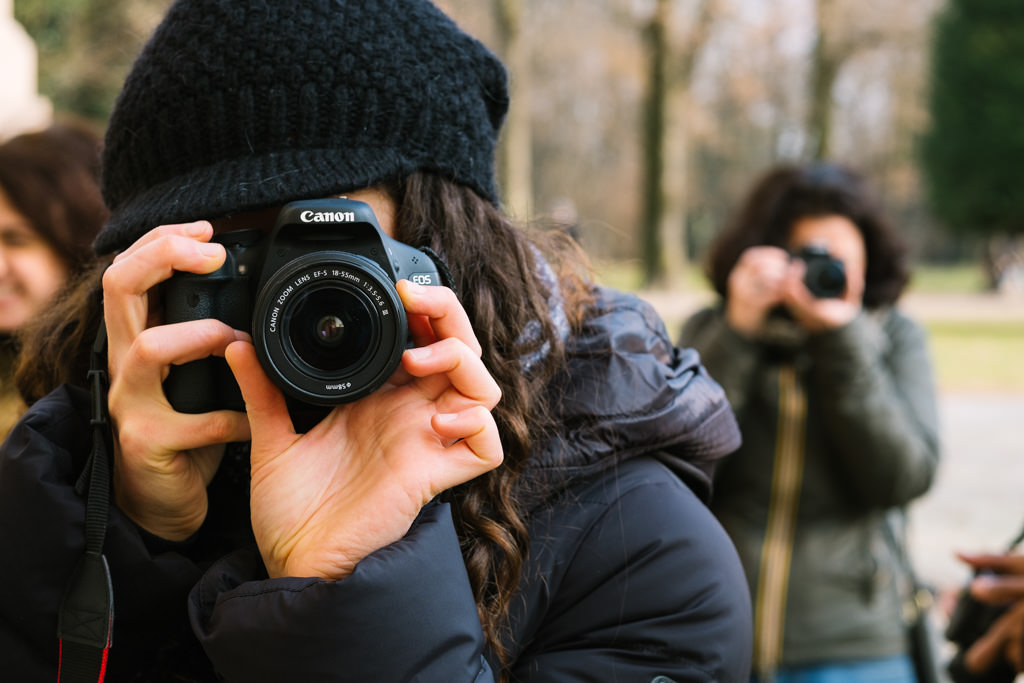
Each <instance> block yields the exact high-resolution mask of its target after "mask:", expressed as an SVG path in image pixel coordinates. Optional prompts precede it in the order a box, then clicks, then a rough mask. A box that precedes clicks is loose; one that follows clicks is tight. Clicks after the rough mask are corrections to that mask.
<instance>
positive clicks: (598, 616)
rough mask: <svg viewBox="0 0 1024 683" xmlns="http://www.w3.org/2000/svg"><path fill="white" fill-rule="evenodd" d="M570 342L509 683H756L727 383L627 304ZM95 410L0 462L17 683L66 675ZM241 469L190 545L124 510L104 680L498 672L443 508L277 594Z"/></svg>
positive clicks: (617, 304)
mask: <svg viewBox="0 0 1024 683" xmlns="http://www.w3.org/2000/svg"><path fill="white" fill-rule="evenodd" d="M570 347H571V348H570V352H571V365H570V372H569V373H568V378H569V379H568V380H567V383H566V385H565V386H564V387H562V390H564V400H563V401H562V402H561V405H562V413H563V414H562V415H561V417H562V418H563V420H564V423H565V425H566V428H565V430H564V432H563V433H562V435H561V437H560V439H559V440H558V443H554V444H551V445H550V447H549V448H547V449H545V450H544V452H543V453H539V454H538V456H537V459H536V466H535V467H534V468H533V469H532V470H531V471H530V473H529V480H528V482H527V483H528V484H529V485H530V487H531V490H537V485H538V484H540V483H543V484H544V485H545V486H546V487H547V490H548V491H549V494H548V495H546V496H545V497H544V498H543V499H539V498H538V500H537V503H536V505H535V507H534V509H533V510H532V513H531V517H530V532H531V538H532V546H531V549H530V554H529V557H528V560H527V563H526V565H525V567H524V576H523V580H522V586H521V591H520V596H519V597H518V599H516V600H515V601H514V603H513V609H512V613H511V631H510V633H509V634H508V637H507V645H508V648H509V651H510V654H511V660H512V663H513V664H512V678H513V680H521V681H526V680H529V681H594V680H601V681H638V682H639V681H645V682H646V681H653V680H665V681H745V680H746V679H747V674H748V669H749V652H750V644H751V621H750V604H749V597H748V594H747V587H746V582H745V580H744V577H743V573H742V570H741V568H740V565H739V562H738V559H737V556H736V553H735V550H734V549H733V547H732V545H731V543H730V542H729V540H728V538H727V537H726V535H725V533H724V532H723V531H722V529H721V528H720V527H719V525H718V523H717V522H716V521H715V519H714V518H713V517H712V516H711V514H710V513H709V511H708V509H707V507H706V505H705V503H706V499H707V496H708V492H709V481H710V478H709V473H710V469H711V466H712V463H713V462H714V460H715V459H716V458H718V457H720V456H721V455H723V454H725V453H727V452H729V451H732V450H733V449H735V448H736V447H737V445H738V438H739V437H738V432H737V430H736V425H735V420H734V418H733V416H732V412H731V411H730V409H729V407H728V404H727V403H726V401H725V399H724V396H723V393H722V391H721V389H720V388H719V387H718V385H716V384H715V383H714V382H713V381H712V380H710V379H709V378H708V376H707V374H706V373H705V372H704V370H703V369H702V368H701V367H700V365H699V364H698V360H697V356H696V354H695V353H693V352H689V351H679V350H676V349H673V348H672V347H671V345H670V343H669V342H668V341H667V335H666V333H665V330H664V327H663V325H662V323H661V321H660V320H659V319H658V318H657V316H656V315H654V313H653V311H651V310H650V309H649V308H648V307H646V305H644V304H642V303H640V302H639V301H638V300H636V299H634V298H632V297H629V296H626V295H618V294H614V293H610V292H609V293H605V294H603V295H602V296H601V298H600V300H599V304H598V310H597V311H596V313H595V315H594V316H593V318H592V321H591V323H590V324H589V326H588V328H587V329H586V330H585V333H584V334H583V335H581V336H580V337H579V338H575V339H572V340H570ZM88 414H89V405H88V397H87V395H86V393H85V392H83V391H81V390H79V389H76V388H71V387H63V388H61V389H58V390H57V391H55V392H54V393H53V394H51V395H50V396H48V397H47V398H46V399H44V400H43V401H40V402H39V403H38V404H36V405H35V406H34V407H33V408H32V409H31V411H30V412H29V414H28V415H27V416H26V417H25V418H24V419H23V420H22V422H21V423H20V424H19V425H18V427H17V428H16V429H15V430H14V432H13V433H12V435H11V436H10V438H9V439H8V440H7V442H6V443H5V444H4V446H3V449H2V457H0V539H2V542H3V544H4V547H5V548H6V549H7V550H6V553H5V555H6V561H5V562H3V563H0V584H2V585H3V586H4V587H5V597H4V599H3V600H2V601H0V653H2V654H3V661H4V675H5V676H11V678H10V679H9V680H12V681H19V683H22V682H23V683H31V682H35V681H46V682H47V683H51V682H52V681H54V680H56V667H57V660H58V652H57V638H56V629H57V616H56V612H57V606H58V604H59V602H60V599H61V593H62V590H63V588H64V586H65V584H66V583H67V581H68V577H69V574H70V573H71V571H72V569H73V568H74V566H75V563H76V562H77V560H78V558H79V557H80V556H81V554H82V549H83V518H84V503H83V500H82V499H81V498H80V497H79V496H78V495H76V494H75V492H74V489H73V485H74V482H75V479H76V477H77V476H78V473H79V471H80V470H81V469H82V467H83V463H84V461H85V459H86V457H87V454H88V450H89V436H88V435H89V426H88ZM594 418H596V419H594ZM245 462H246V457H245V451H244V449H242V448H239V449H235V450H233V451H232V452H231V453H229V455H228V457H226V458H225V461H224V464H223V465H222V467H221V470H220V471H219V472H218V475H217V477H216V478H215V480H214V482H213V483H212V484H211V492H210V500H211V510H210V514H209V516H208V519H207V522H206V523H205V525H204V527H203V529H202V530H201V531H200V532H199V533H197V534H196V536H195V537H194V538H192V539H190V541H188V542H187V543H183V544H168V543H164V542H162V541H160V540H159V539H155V538H152V537H148V536H147V535H146V534H145V533H143V532H141V531H140V530H139V529H138V528H137V527H136V526H134V525H133V524H132V523H131V522H130V521H129V520H128V519H127V518H126V517H125V516H123V515H122V514H120V512H119V511H118V510H117V509H116V508H115V509H112V510H111V517H110V525H109V531H108V534H107V540H106V545H105V554H106V556H107V558H108V560H109V562H110V567H111V573H112V578H113V586H114V595H115V603H116V607H115V611H116V618H115V632H114V639H113V647H112V649H111V652H110V659H109V668H108V677H107V680H108V681H114V682H115V683H119V682H121V681H214V680H218V678H217V676H218V675H219V676H220V677H222V678H221V679H222V680H226V681H231V682H243V681H244V682H245V683H253V682H258V681H282V682H285V681H287V682H288V683H292V682H295V681H299V682H302V683H306V682H313V681H375V682H380V681H401V682H404V681H438V682H443V683H452V682H456V681H483V680H492V678H496V673H495V672H496V663H495V662H494V661H493V658H492V657H491V654H490V653H489V652H487V651H486V649H485V646H484V639H483V636H482V633H481V627H480V622H479V620H478V617H477V613H476V607H475V605H474V602H473V598H472V595H471V593H470V589H469V584H468V580H467V577H466V573H465V569H464V566H463V563H462V557H461V554H460V550H459V543H458V539H457V537H456V534H455V529H454V525H453V523H452V519H451V515H450V511H449V510H448V508H447V506H445V505H442V504H431V505H429V506H427V508H425V509H424V511H423V513H422V514H421V517H420V519H419V520H418V521H417V523H416V524H415V525H414V526H413V528H412V530H411V531H410V532H409V534H408V535H407V536H406V537H405V538H404V539H402V540H401V541H399V542H397V543H394V544H393V545H390V546H387V547H385V548H383V549H381V550H379V551H377V552H376V553H374V554H372V555H370V556H369V557H367V558H366V559H365V560H363V561H362V562H361V563H360V564H359V565H358V566H357V567H356V570H355V572H354V573H353V574H352V575H351V576H350V577H348V578H346V579H344V580H342V581H335V582H331V581H323V580H314V579H297V578H290V579H268V578H267V575H266V572H265V570H264V568H263V566H262V564H261V562H260V560H259V555H258V553H257V552H256V549H255V545H254V544H253V542H252V537H251V532H250V530H249V525H248V507H247V503H246V491H247V485H248V484H247V480H246V476H247V475H246V471H245V469H246V468H245ZM215 671H216V673H214V672H215ZM659 676H664V677H667V678H664V679H659V678H658V677H659Z"/></svg>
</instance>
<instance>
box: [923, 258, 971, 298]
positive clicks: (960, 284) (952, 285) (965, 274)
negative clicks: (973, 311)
mask: <svg viewBox="0 0 1024 683" xmlns="http://www.w3.org/2000/svg"><path fill="white" fill-rule="evenodd" d="M984 290H985V274H984V273H983V272H982V269H981V267H980V266H978V265H976V264H965V265H956V266H918V267H917V268H915V269H914V272H913V276H912V277H911V280H910V288H909V291H911V292H927V293H933V294H974V293H976V292H982V291H984Z"/></svg>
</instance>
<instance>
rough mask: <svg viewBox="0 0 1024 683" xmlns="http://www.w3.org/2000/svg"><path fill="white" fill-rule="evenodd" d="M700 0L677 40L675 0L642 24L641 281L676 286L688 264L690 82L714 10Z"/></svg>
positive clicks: (663, 0) (666, 0)
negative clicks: (684, 32) (687, 27)
mask: <svg viewBox="0 0 1024 683" xmlns="http://www.w3.org/2000/svg"><path fill="white" fill-rule="evenodd" d="M713 4H714V3H713V0H702V2H701V3H700V5H699V6H698V7H697V14H696V20H695V22H696V23H695V24H694V26H693V27H692V29H691V31H690V32H689V35H688V36H687V37H686V39H684V40H673V36H672V24H673V0H656V4H655V7H654V12H653V14H652V15H651V18H650V21H649V22H648V23H647V25H646V26H645V27H644V31H643V35H644V42H645V44H646V46H647V59H648V92H647V100H646V102H645V103H644V131H643V159H644V160H643V177H642V183H643V188H642V197H643V214H642V216H643V217H642V234H643V268H644V272H643V284H644V286H646V287H652V286H657V287H667V288H674V287H676V286H678V285H679V283H680V282H681V281H682V280H683V278H684V275H685V272H686V268H687V265H688V255H687V252H686V217H687V195H686V191H687V186H688V179H687V177H686V171H687V163H688V160H689V154H688V138H687V129H686V112H687V109H688V104H689V102H688V101H689V84H690V78H691V75H692V73H693V68H694V65H695V64H696V62H697V58H698V56H699V55H700V51H701V49H702V48H703V46H704V44H705V43H706V42H707V37H708V34H709V33H710V26H711V21H712V19H713V16H714V7H713Z"/></svg>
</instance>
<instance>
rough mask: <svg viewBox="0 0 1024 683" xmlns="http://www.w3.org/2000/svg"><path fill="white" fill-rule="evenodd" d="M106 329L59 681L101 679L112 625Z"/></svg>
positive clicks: (94, 374) (99, 336) (60, 628)
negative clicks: (81, 543) (106, 550)
mask: <svg viewBox="0 0 1024 683" xmlns="http://www.w3.org/2000/svg"><path fill="white" fill-rule="evenodd" d="M106 366H107V329H106V326H105V325H104V324H103V323H102V321H101V322H100V326H99V330H98V331H97V333H96V341H95V343H94V344H93V348H92V354H91V357H90V360H89V384H90V389H91V391H92V396H91V404H92V413H91V417H90V420H89V424H90V425H91V427H92V451H91V452H90V454H89V459H88V461H87V462H86V465H85V469H84V470H83V471H82V474H81V476H80V477H79V479H78V482H77V484H76V486H75V490H76V491H77V492H78V493H79V495H84V496H85V497H86V498H85V553H84V554H83V556H82V559H81V560H79V563H78V566H77V567H76V569H75V573H74V574H73V575H72V577H71V580H70V582H69V583H68V586H67V588H66V589H65V593H64V597H63V599H62V600H61V604H60V612H59V614H58V620H57V637H58V639H59V641H60V655H59V656H60V664H59V668H58V670H57V681H58V683H102V681H103V679H104V677H105V676H106V668H107V655H108V653H109V652H110V645H111V636H112V634H113V626H114V591H113V586H112V584H111V581H110V568H109V567H108V566H107V558H106V557H104V556H103V541H104V539H105V538H106V534H107V517H108V514H109V505H110V447H111V442H110V420H109V416H108V414H107V388H108V377H107V370H106Z"/></svg>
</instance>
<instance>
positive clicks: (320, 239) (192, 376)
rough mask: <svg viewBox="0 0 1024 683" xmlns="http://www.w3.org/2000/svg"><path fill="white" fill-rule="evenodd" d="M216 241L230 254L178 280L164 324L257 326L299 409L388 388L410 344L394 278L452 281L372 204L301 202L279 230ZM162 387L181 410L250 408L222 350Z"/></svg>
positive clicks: (168, 292)
mask: <svg viewBox="0 0 1024 683" xmlns="http://www.w3.org/2000/svg"><path fill="white" fill-rule="evenodd" d="M214 241H216V242H220V243H221V244H223V245H224V247H225V249H226V251H227V259H226V260H225V262H224V265H223V266H222V267H221V268H220V269H218V270H217V271H215V272H213V273H209V274H206V275H195V274H192V273H180V272H179V273H175V274H174V275H173V276H172V277H171V278H170V279H168V281H167V282H166V283H165V289H164V307H165V319H166V322H168V323H175V322H182V321H186V320H197V319H202V318H215V319H217V320H221V321H223V322H225V323H227V324H228V325H231V326H232V327H234V328H235V329H240V330H248V331H250V332H251V334H252V339H253V343H254V344H255V346H256V352H257V355H258V356H259V360H260V364H261V365H262V366H263V369H264V371H265V372H266V373H267V375H268V376H269V377H270V378H271V380H273V382H274V383H275V384H276V385H277V386H278V387H280V388H281V390H282V391H283V392H284V394H285V396H286V397H287V399H288V402H289V408H290V409H292V410H293V416H294V414H295V411H296V410H298V411H302V410H306V409H309V408H313V407H324V406H327V407H329V406H334V405H338V404H341V403H348V402H351V401H356V400H358V399H360V398H362V397H364V396H366V395H368V394H370V393H372V392H373V391H375V390H376V389H377V388H379V387H380V386H381V385H382V384H384V382H386V381H387V379H388V378H389V377H390V376H391V374H392V373H393V372H394V370H395V369H396V368H397V367H398V364H399V361H400V359H401V355H402V352H403V351H404V350H405V349H406V348H408V347H409V346H410V344H411V341H410V337H409V331H408V327H407V323H406V316H405V309H404V308H403V307H402V301H401V299H400V298H399V296H398V291H397V290H396V289H395V283H396V282H398V280H400V279H408V280H411V281H413V282H416V283H419V284H426V285H440V284H442V280H441V275H440V273H439V271H438V266H437V264H435V262H434V260H433V257H432V255H430V254H428V253H426V252H425V251H421V250H419V249H416V248H413V247H410V246H408V245H405V244H402V243H401V242H398V241H396V240H393V239H391V238H390V237H388V236H387V235H385V234H384V233H383V232H382V231H381V229H380V225H379V224H378V223H377V218H376V216H374V214H373V210H372V209H371V208H370V207H369V206H368V205H367V204H365V203H363V202H358V201H353V200H349V199H321V200H312V201H299V202H292V203H290V204H287V205H286V206H285V207H284V208H283V209H281V212H280V214H279V215H278V218H277V222H276V225H275V226H274V229H273V230H272V231H271V232H270V233H269V234H265V233H263V232H262V231H260V230H254V229H249V230H238V231H234V232H228V233H222V234H219V235H216V236H215V237H214ZM442 270H444V272H447V270H446V269H444V266H443V264H442ZM164 391H165V393H166V395H167V399H168V400H169V401H170V403H171V405H172V406H174V408H175V410H178V411H179V412H185V413H202V412H209V411H211V410H216V409H220V408H229V409H232V410H244V404H243V401H242V396H241V393H240V391H239V389H238V384H237V383H236V382H235V379H234V376H233V375H232V374H231V370H230V369H229V368H228V365H227V363H226V361H224V359H223V358H219V357H213V356H211V357H208V358H204V359H201V360H198V361H194V362H191V363H186V364H183V365H180V366H172V367H171V371H170V374H169V376H168V377H167V379H166V381H165V383H164ZM313 412H317V411H316V410H314V411H313ZM319 412H320V413H321V414H323V413H326V412H327V411H326V410H324V409H321V410H320V411H319Z"/></svg>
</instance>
